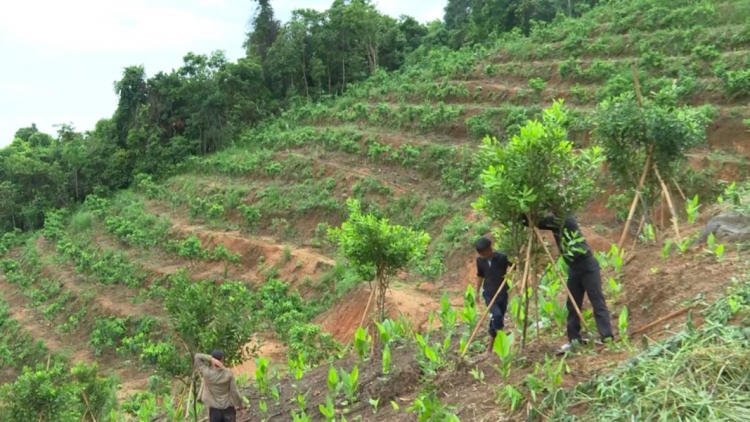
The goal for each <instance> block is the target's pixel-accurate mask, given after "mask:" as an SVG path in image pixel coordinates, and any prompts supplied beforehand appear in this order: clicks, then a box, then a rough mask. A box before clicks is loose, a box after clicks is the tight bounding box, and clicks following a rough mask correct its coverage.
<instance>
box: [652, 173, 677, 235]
mask: <svg viewBox="0 0 750 422" xmlns="http://www.w3.org/2000/svg"><path fill="white" fill-rule="evenodd" d="M654 173H656V178H657V179H659V184H661V189H662V191H663V192H664V195H665V196H666V197H667V204H668V205H669V212H670V213H672V226H674V234H675V236H677V241H678V242H682V240H681V238H680V226H679V225H678V224H677V212H676V211H675V209H674V205H673V204H672V195H670V194H669V188H667V185H666V184H664V180H662V178H661V175H660V174H659V169H658V168H656V165H654Z"/></svg>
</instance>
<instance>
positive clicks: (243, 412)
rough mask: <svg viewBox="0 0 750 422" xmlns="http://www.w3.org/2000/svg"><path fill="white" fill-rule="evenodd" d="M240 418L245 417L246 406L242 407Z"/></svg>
mask: <svg viewBox="0 0 750 422" xmlns="http://www.w3.org/2000/svg"><path fill="white" fill-rule="evenodd" d="M240 419H245V408H244V407H240Z"/></svg>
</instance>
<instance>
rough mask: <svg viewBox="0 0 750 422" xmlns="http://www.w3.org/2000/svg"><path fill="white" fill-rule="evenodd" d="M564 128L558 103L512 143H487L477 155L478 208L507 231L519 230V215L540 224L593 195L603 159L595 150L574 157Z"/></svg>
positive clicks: (564, 117) (563, 115) (564, 119)
mask: <svg viewBox="0 0 750 422" xmlns="http://www.w3.org/2000/svg"><path fill="white" fill-rule="evenodd" d="M566 123H567V113H566V111H565V109H564V108H563V103H562V101H556V102H555V103H554V104H553V106H552V107H551V108H548V109H546V110H544V112H543V116H542V121H538V120H531V121H528V122H527V123H526V125H525V126H523V127H522V128H521V131H520V134H519V135H516V136H513V137H512V138H511V139H510V141H509V142H508V143H506V144H500V143H499V142H498V141H497V139H494V138H493V139H490V138H485V139H484V142H483V146H482V147H481V149H480V151H479V153H478V154H477V155H478V161H479V162H480V163H482V165H483V166H485V170H484V171H483V172H482V174H481V176H480V180H481V184H482V188H483V195H482V196H480V197H479V198H478V199H477V201H476V202H475V203H474V204H473V206H474V208H475V209H479V210H483V211H484V212H485V213H486V214H487V215H488V216H489V217H491V218H492V219H493V220H495V221H497V222H500V223H502V224H503V225H505V226H508V227H513V226H516V225H518V223H517V221H518V216H519V214H521V213H528V214H530V215H531V218H532V219H537V218H538V217H540V216H541V215H542V214H543V213H546V212H547V211H548V210H550V209H553V208H559V209H562V210H568V211H576V210H579V209H581V208H582V207H583V206H584V204H585V203H586V202H587V201H588V200H589V199H590V198H591V196H592V195H593V194H594V193H595V182H596V176H597V174H598V171H599V166H600V164H601V163H602V161H603V160H604V157H603V155H602V153H601V149H600V148H597V147H592V148H588V149H584V150H581V151H579V152H576V151H573V144H572V143H571V142H570V141H568V139H567V132H566V129H565V125H566ZM518 233H519V232H518V231H517V232H515V233H509V234H508V235H510V236H515V235H517V234H518ZM521 241H522V240H521V239H516V241H515V242H513V243H514V245H513V246H511V249H513V250H518V248H520V242H521Z"/></svg>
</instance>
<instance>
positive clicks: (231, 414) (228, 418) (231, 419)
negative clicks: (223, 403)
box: [222, 406, 237, 422]
mask: <svg viewBox="0 0 750 422" xmlns="http://www.w3.org/2000/svg"><path fill="white" fill-rule="evenodd" d="M222 413H223V414H224V422H236V421H237V410H236V409H235V408H234V406H229V407H227V408H226V409H224V410H223V411H222Z"/></svg>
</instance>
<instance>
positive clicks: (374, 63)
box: [366, 42, 378, 75]
mask: <svg viewBox="0 0 750 422" xmlns="http://www.w3.org/2000/svg"><path fill="white" fill-rule="evenodd" d="M366 48H367V63H368V64H369V65H370V74H371V75H373V74H375V69H377V67H378V50H377V49H376V48H375V47H373V45H372V43H369V42H368V43H367V47H366Z"/></svg>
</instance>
